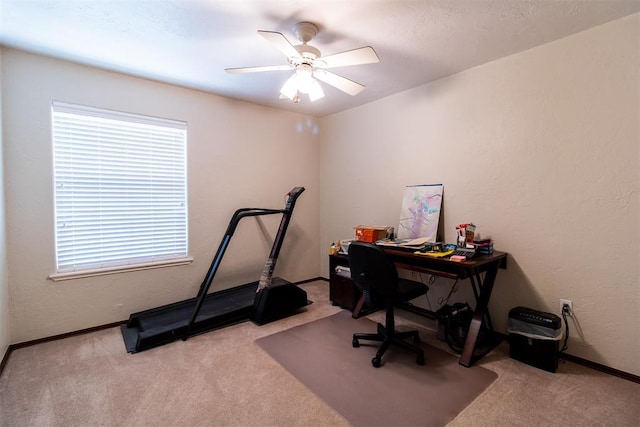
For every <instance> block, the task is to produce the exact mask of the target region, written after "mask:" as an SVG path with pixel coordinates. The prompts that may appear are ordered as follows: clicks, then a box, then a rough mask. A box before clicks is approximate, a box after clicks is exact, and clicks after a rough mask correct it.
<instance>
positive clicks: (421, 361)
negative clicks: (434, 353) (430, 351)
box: [416, 354, 424, 366]
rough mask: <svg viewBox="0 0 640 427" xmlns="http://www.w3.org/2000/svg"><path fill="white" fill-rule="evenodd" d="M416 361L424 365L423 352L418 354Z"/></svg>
mask: <svg viewBox="0 0 640 427" xmlns="http://www.w3.org/2000/svg"><path fill="white" fill-rule="evenodd" d="M416 363H417V364H418V365H420V366H423V365H424V355H423V354H419V355H418V356H416Z"/></svg>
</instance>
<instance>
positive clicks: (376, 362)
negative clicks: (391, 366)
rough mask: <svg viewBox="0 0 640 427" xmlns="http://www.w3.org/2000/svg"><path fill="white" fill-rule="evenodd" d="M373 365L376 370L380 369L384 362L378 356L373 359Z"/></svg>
mask: <svg viewBox="0 0 640 427" xmlns="http://www.w3.org/2000/svg"><path fill="white" fill-rule="evenodd" d="M371 364H372V365H373V367H374V368H379V367H380V366H382V360H381V359H380V358H379V357H378V356H376V357H374V358H373V359H371Z"/></svg>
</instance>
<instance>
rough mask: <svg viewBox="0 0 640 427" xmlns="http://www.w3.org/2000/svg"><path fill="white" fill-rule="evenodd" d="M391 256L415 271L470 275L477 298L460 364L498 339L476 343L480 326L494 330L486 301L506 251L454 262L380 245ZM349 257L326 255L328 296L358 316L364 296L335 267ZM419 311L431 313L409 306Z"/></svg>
mask: <svg viewBox="0 0 640 427" xmlns="http://www.w3.org/2000/svg"><path fill="white" fill-rule="evenodd" d="M383 249H384V251H385V252H386V253H387V254H388V255H390V256H391V258H392V259H393V261H394V263H395V264H396V267H397V268H401V269H405V270H411V271H418V272H421V273H427V274H432V275H435V276H439V277H446V278H449V279H469V281H470V282H471V286H472V288H473V294H474V296H475V299H476V308H475V310H474V312H473V319H472V320H471V325H470V326H469V332H468V334H467V338H466V341H465V344H464V348H463V350H462V354H461V356H460V364H461V365H463V366H467V367H469V366H471V365H472V364H473V363H475V362H476V361H478V360H479V359H480V358H482V357H483V356H484V355H486V354H487V353H488V352H489V351H491V350H492V349H493V348H494V347H495V346H496V345H498V343H499V342H500V339H499V337H498V336H497V335H496V334H493V333H492V334H491V335H492V337H491V340H490V341H491V342H490V343H488V344H487V345H483V346H479V345H478V335H479V333H480V327H481V326H482V325H483V324H484V325H485V326H486V327H487V330H489V331H490V332H493V325H492V323H491V317H490V316H489V311H488V305H489V299H490V298H491V292H492V291H493V285H494V283H495V280H496V276H497V275H498V269H500V268H507V254H506V253H505V252H497V251H495V252H494V253H493V254H492V255H476V256H474V257H473V258H471V259H469V260H466V261H462V262H457V261H451V260H449V259H448V258H432V257H429V256H425V255H416V254H414V253H413V251H407V250H403V249H396V248H387V247H385V248H383ZM348 264H349V259H348V258H347V256H346V255H343V254H337V255H330V256H329V269H330V270H329V298H330V299H331V301H332V302H333V303H334V304H336V305H340V306H342V307H344V308H348V309H351V310H353V311H354V317H358V316H359V314H360V310H362V308H363V303H364V299H363V298H362V294H361V293H360V291H359V289H357V288H356V286H355V284H354V283H353V281H351V279H350V278H349V277H347V276H345V275H339V274H337V273H336V271H335V269H336V267H338V266H348ZM411 311H415V312H418V313H419V314H423V315H427V316H428V317H433V313H431V312H429V311H427V310H424V309H417V310H411Z"/></svg>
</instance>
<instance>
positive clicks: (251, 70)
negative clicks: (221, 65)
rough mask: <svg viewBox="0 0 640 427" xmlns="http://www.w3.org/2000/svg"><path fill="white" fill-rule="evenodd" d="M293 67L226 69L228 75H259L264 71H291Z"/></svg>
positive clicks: (274, 66)
mask: <svg viewBox="0 0 640 427" xmlns="http://www.w3.org/2000/svg"><path fill="white" fill-rule="evenodd" d="M292 68H293V67H292V66H291V65H269V66H266V67H239V68H225V69H224V70H225V71H226V72H227V73H232V74H240V73H259V72H262V71H279V70H291V69H292Z"/></svg>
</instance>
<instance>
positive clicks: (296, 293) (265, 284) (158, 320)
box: [121, 187, 311, 353]
mask: <svg viewBox="0 0 640 427" xmlns="http://www.w3.org/2000/svg"><path fill="white" fill-rule="evenodd" d="M304 190H305V189H304V187H295V188H294V189H293V190H291V191H290V192H289V193H288V194H287V200H286V204H285V208H284V209H262V208H241V209H238V210H236V211H235V213H234V214H233V216H232V218H231V221H230V222H229V226H228V227H227V231H226V232H225V234H224V237H223V238H222V242H221V243H220V246H219V247H218V251H217V252H216V255H215V257H214V258H213V261H212V262H211V266H210V267H209V271H208V272H207V275H206V276H205V278H204V280H203V282H202V284H201V285H200V290H199V291H198V295H197V296H196V297H195V298H191V299H187V300H184V301H180V302H176V303H173V304H168V305H164V306H161V307H157V308H153V309H150V310H145V311H141V312H138V313H134V314H132V315H131V316H129V320H128V322H127V323H125V324H122V326H121V331H122V336H123V338H124V343H125V347H126V348H127V351H128V352H129V353H137V352H140V351H143V350H147V349H150V348H153V347H157V346H160V345H163V344H168V343H170V342H173V341H176V340H178V339H182V340H186V339H187V338H188V337H190V336H193V335H197V334H201V333H204V332H207V331H209V330H212V329H217V328H222V327H225V326H228V325H232V324H235V323H239V322H243V321H246V320H252V321H254V322H255V323H257V324H264V323H268V322H271V321H274V320H278V319H281V318H284V317H287V316H289V315H291V314H294V313H295V312H297V311H299V309H301V308H302V307H305V306H307V305H308V304H310V303H311V302H310V301H308V300H307V293H306V292H305V291H304V290H303V289H300V288H299V287H297V286H296V285H294V284H292V283H290V282H288V281H286V280H284V279H281V278H279V277H272V275H273V270H274V269H275V265H276V261H277V259H278V255H279V253H280V248H281V247H282V242H283V240H284V236H285V234H286V232H287V227H288V226H289V221H290V220H291V214H292V213H293V208H294V206H295V203H296V200H297V199H298V197H299V196H300V194H302V192H303V191H304ZM276 214H281V215H282V219H281V221H280V226H279V227H278V232H277V234H276V237H275V239H274V242H273V246H272V247H271V252H270V253H269V258H268V259H267V262H266V264H265V266H264V269H263V272H262V274H261V276H260V280H258V281H256V282H251V283H247V284H244V285H240V286H236V287H234V288H230V289H225V290H222V291H218V292H212V293H209V288H210V287H211V284H212V282H213V278H214V276H215V274H216V271H217V270H218V267H219V266H220V262H221V261H222V257H223V256H224V253H225V251H226V249H227V247H228V246H229V241H230V240H231V237H232V236H233V233H234V232H235V230H236V227H237V226H238V223H239V222H240V220H241V219H243V218H247V217H254V216H262V215H276Z"/></svg>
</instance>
